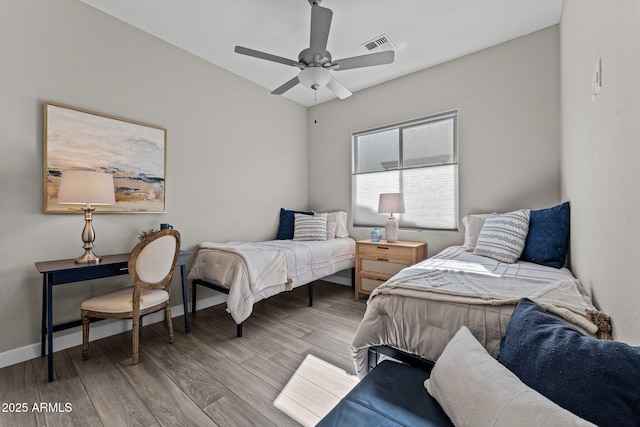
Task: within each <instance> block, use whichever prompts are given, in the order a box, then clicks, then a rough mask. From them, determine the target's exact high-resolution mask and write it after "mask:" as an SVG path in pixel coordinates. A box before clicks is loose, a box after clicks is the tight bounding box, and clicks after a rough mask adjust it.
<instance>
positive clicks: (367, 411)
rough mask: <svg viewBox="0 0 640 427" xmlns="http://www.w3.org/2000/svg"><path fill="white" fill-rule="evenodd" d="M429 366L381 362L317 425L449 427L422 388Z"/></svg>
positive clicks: (447, 420) (434, 402)
mask: <svg viewBox="0 0 640 427" xmlns="http://www.w3.org/2000/svg"><path fill="white" fill-rule="evenodd" d="M430 373H431V369H430V367H429V368H427V369H426V370H425V369H421V368H418V367H414V366H409V365H404V364H401V363H396V362H393V361H390V360H385V361H383V362H381V363H380V364H379V365H378V366H377V367H375V368H374V369H373V370H372V371H371V372H369V374H368V375H367V376H366V377H364V378H363V379H362V381H360V383H358V385H356V386H355V387H354V388H353V390H351V391H350V392H349V394H347V395H346V396H345V397H344V398H343V399H342V400H341V401H340V403H338V405H337V406H336V407H335V408H333V409H332V410H331V412H329V413H328V414H327V415H326V416H325V417H324V418H323V419H322V420H320V423H318V426H321V427H329V426H344V427H347V426H349V427H353V426H372V427H373V426H376V427H378V426H411V427H414V426H453V424H452V423H451V421H450V420H449V418H448V417H447V415H446V414H445V413H444V411H443V410H442V408H441V407H440V405H439V404H438V402H437V401H436V400H435V399H434V398H432V397H431V396H430V395H429V393H427V390H426V389H425V388H424V381H425V380H426V379H427V378H429V375H430Z"/></svg>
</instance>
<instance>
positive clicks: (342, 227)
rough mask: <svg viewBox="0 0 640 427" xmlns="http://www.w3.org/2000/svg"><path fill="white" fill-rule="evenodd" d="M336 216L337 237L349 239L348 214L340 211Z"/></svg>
mask: <svg viewBox="0 0 640 427" xmlns="http://www.w3.org/2000/svg"><path fill="white" fill-rule="evenodd" d="M336 214H337V217H338V225H337V227H336V237H338V238H341V237H349V230H347V213H346V212H345V211H338V212H336Z"/></svg>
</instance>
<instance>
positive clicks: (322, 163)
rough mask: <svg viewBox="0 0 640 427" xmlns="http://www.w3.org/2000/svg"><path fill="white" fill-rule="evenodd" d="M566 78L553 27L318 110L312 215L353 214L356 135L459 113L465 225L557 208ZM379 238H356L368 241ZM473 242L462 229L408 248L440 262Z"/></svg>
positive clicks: (312, 150)
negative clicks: (472, 216) (490, 215)
mask: <svg viewBox="0 0 640 427" xmlns="http://www.w3.org/2000/svg"><path fill="white" fill-rule="evenodd" d="M398 55H402V51H399V52H398ZM345 72H348V71H345ZM559 74H560V72H559V40H558V26H553V27H549V28H547V29H544V30H541V31H538V32H535V33H533V34H530V35H527V36H524V37H521V38H518V39H515V40H512V41H509V42H507V43H503V44H501V45H498V46H495V47H491V48H489V49H486V50H483V51H481V52H478V53H475V54H472V55H468V56H465V57H462V58H460V59H457V60H454V61H450V62H448V63H445V64H442V65H439V66H436V67H432V68H429V69H426V70H423V71H419V72H417V73H414V74H412V75H409V76H407V77H403V78H400V79H397V80H394V81H392V82H389V83H385V84H382V85H379V86H377V87H374V88H371V89H368V90H365V91H361V92H357V93H355V94H354V95H353V96H351V97H350V98H347V99H346V100H340V101H331V102H327V103H324V104H321V105H319V106H318V107H317V109H313V108H310V109H309V205H310V207H312V208H314V209H317V210H327V209H336V208H340V209H345V210H346V209H348V210H350V203H351V202H350V200H351V199H350V198H351V133H352V132H356V131H361V130H365V129H370V128H375V127H378V126H382V125H387V124H391V123H396V122H401V121H405V120H409V119H413V118H418V117H423V116H428V115H431V114H435V113H440V112H445V111H448V110H452V109H458V114H459V115H458V117H459V123H458V130H459V162H460V163H459V165H460V167H459V170H460V172H459V191H460V206H459V211H460V218H462V217H463V216H464V215H466V214H467V213H479V212H493V211H498V212H504V211H509V210H513V209H519V208H531V209H538V208H543V207H548V206H551V205H553V204H556V203H557V202H559V201H560V95H559V92H560V81H559ZM314 120H317V123H315V124H314ZM369 231H370V230H369V229H364V228H357V229H351V230H350V232H351V234H352V236H354V237H356V238H358V239H363V238H367V237H368V234H369ZM463 236H464V230H463V227H462V224H460V231H459V232H457V233H456V232H426V231H424V232H417V231H402V230H401V231H400V239H407V240H419V241H427V242H428V244H429V248H428V250H429V254H430V255H433V254H435V253H436V252H438V251H440V250H442V249H443V248H444V247H446V246H449V245H453V244H461V243H462V241H463Z"/></svg>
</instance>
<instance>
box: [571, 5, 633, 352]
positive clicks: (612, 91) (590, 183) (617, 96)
mask: <svg viewBox="0 0 640 427" xmlns="http://www.w3.org/2000/svg"><path fill="white" fill-rule="evenodd" d="M639 17H640V3H639V2H638V1H637V0H616V1H613V2H604V1H599V0H565V1H564V3H563V11H562V22H561V26H560V29H561V31H560V39H561V49H560V50H561V52H562V55H561V70H562V73H561V75H562V77H561V82H562V98H561V99H562V193H563V195H564V198H566V199H569V200H571V204H572V215H571V266H572V269H573V271H574V272H575V273H576V275H577V276H578V277H579V278H580V279H581V280H582V282H583V283H584V285H585V286H586V288H587V290H588V291H589V293H590V294H591V295H592V296H593V299H594V301H595V302H596V304H597V305H598V306H599V308H600V309H601V310H603V311H604V312H605V313H607V314H609V315H610V316H611V317H612V321H613V331H614V337H615V338H616V339H619V340H622V341H625V342H628V343H629V344H632V345H640V330H639V329H638V325H640V309H639V308H638V307H640V272H639V270H638V268H637V265H638V259H640V247H639V246H638V242H636V241H635V239H636V238H637V236H638V231H637V230H636V231H634V230H635V226H634V222H635V221H636V220H637V219H638V218H640V192H639V191H638V183H640V168H639V167H638V160H639V159H640V141H639V140H638V136H639V135H640V120H638V117H640V104H639V103H638V101H639V99H640V77H639V76H640V19H639ZM598 58H602V76H603V86H602V89H601V90H600V92H599V93H598V95H597V96H596V97H595V99H593V100H592V94H591V77H592V72H593V68H594V66H595V64H596V61H597V60H598Z"/></svg>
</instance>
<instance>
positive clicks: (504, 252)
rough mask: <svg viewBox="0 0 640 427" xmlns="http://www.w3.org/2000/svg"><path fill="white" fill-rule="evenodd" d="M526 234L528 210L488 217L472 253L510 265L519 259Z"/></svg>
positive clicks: (527, 229)
mask: <svg viewBox="0 0 640 427" xmlns="http://www.w3.org/2000/svg"><path fill="white" fill-rule="evenodd" d="M528 233H529V209H520V210H517V211H514V212H508V213H505V214H494V215H491V216H488V217H487V218H486V219H485V220H484V224H483V225H482V230H480V235H479V236H478V242H477V243H476V248H475V250H474V251H473V253H474V254H476V255H482V256H486V257H489V258H493V259H496V260H498V261H502V262H506V263H509V264H512V263H514V262H516V261H517V260H518V258H520V255H521V254H522V250H523V249H524V244H525V242H526V241H527V234H528Z"/></svg>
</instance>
